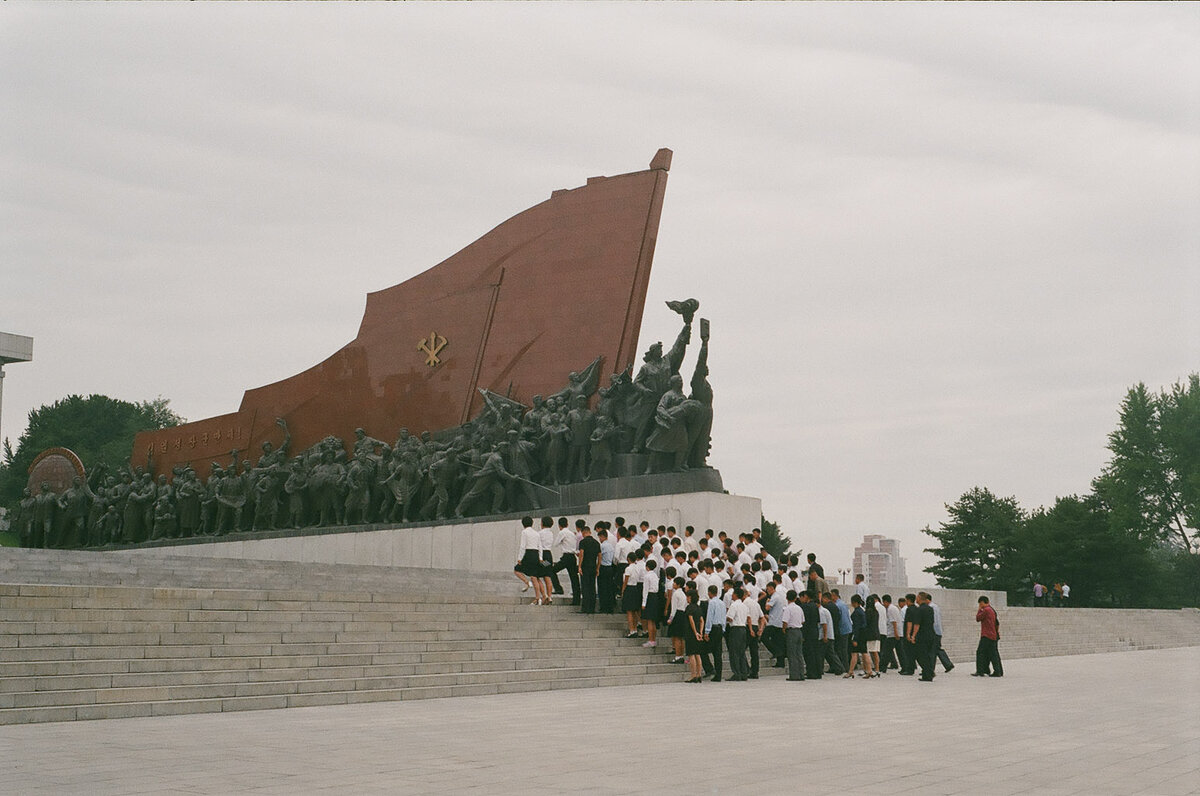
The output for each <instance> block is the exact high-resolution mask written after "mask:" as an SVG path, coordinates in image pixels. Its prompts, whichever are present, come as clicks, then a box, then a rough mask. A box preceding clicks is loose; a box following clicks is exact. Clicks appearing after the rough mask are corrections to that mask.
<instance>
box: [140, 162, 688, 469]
mask: <svg viewBox="0 0 1200 796" xmlns="http://www.w3.org/2000/svg"><path fill="white" fill-rule="evenodd" d="M670 166H671V151H670V150H669V149H660V150H659V151H658V153H657V154H656V155H655V156H654V158H653V160H651V162H650V167H649V168H648V169H647V170H645V171H638V172H633V173H630V174H622V175H618V176H614V177H592V178H589V179H588V181H587V184H586V185H583V186H581V187H578V188H574V189H568V190H557V191H554V192H553V193H552V194H551V196H550V198H549V199H548V200H546V201H544V202H541V203H540V204H537V205H535V206H533V207H531V208H529V209H528V210H525V211H523V212H521V213H518V214H517V215H515V216H513V217H512V218H510V219H508V220H507V221H505V222H504V223H502V224H500V225H499V226H497V227H496V228H494V229H493V230H491V231H490V232H488V233H487V234H486V235H484V236H483V237H481V238H479V239H478V240H476V241H475V242H474V243H472V244H470V245H469V246H467V247H466V248H465V249H463V250H462V251H460V252H458V253H457V254H454V255H452V256H451V257H449V258H448V259H446V260H444V261H443V262H441V263H439V264H438V265H436V266H434V267H433V268H430V269H429V270H427V271H425V272H423V273H421V274H418V275H417V276H414V277H413V278H411V279H409V280H407V281H405V282H402V283H401V284H398V285H395V286H393V287H390V288H387V289H385V290H381V291H379V292H376V293H371V294H369V295H368V296H367V304H366V309H365V311H364V313H363V318H362V322H361V324H360V326H359V331H358V335H357V337H355V339H354V340H352V341H351V342H350V343H348V344H346V345H345V346H343V347H342V348H341V349H339V350H338V351H337V352H336V353H334V354H333V355H332V356H330V357H329V358H328V359H326V360H324V361H323V362H320V363H319V364H317V365H315V366H313V367H312V368H309V369H308V370H306V371H304V372H302V373H299V374H297V375H295V376H292V377H291V378H288V379H284V380H283V381H279V382H276V383H274V384H268V385H266V386H263V387H258V388H255V389H251V390H247V391H246V392H245V394H244V395H243V396H242V402H241V406H240V407H239V408H238V410H237V411H235V412H231V413H229V414H226V415H221V416H218V417H212V418H208V419H206V420H199V421H196V422H193V423H187V424H185V425H181V426H176V427H174V428H169V429H163V430H160V431H147V432H144V433H142V434H139V435H138V436H137V438H136V441H135V444H134V451H133V464H134V465H135V466H138V465H141V466H145V465H148V464H150V463H151V462H152V463H153V467H154V469H155V470H157V471H158V472H168V473H169V472H171V471H172V469H173V468H174V467H175V466H177V465H187V466H190V467H192V468H193V469H194V470H196V472H198V473H200V474H201V475H207V474H208V470H209V467H210V464H211V462H212V461H214V460H218V459H221V458H222V457H225V458H227V457H228V454H229V452H230V451H231V450H232V449H235V448H236V449H240V450H247V449H252V450H253V449H258V448H259V446H260V445H261V444H262V443H263V442H265V441H271V442H275V441H277V440H278V434H277V429H276V427H275V419H276V418H279V417H283V418H286V419H287V422H288V426H289V428H290V429H291V433H292V435H293V440H292V442H293V445H294V447H295V448H296V449H298V450H299V449H304V448H307V447H309V446H311V445H313V444H314V443H316V442H318V441H320V440H321V439H323V438H325V437H326V436H330V435H332V436H335V437H338V438H341V439H347V440H348V439H351V437H352V436H353V431H354V429H355V428H358V427H362V428H364V429H366V431H367V433H369V434H372V435H374V436H378V437H385V438H391V436H392V435H395V434H396V432H397V430H398V429H401V428H406V429H408V431H409V432H410V433H412V434H415V435H418V436H419V435H420V434H421V433H423V432H427V431H428V432H436V431H439V430H441V429H446V428H450V427H453V426H457V425H460V424H462V423H465V422H466V421H467V420H469V419H470V418H471V417H473V416H474V415H475V414H476V413H477V412H478V410H479V409H480V408H481V407H482V406H483V402H484V397H483V396H482V395H481V394H480V392H479V390H480V389H485V390H488V391H490V392H492V393H495V394H498V395H503V396H506V397H511V398H515V399H516V400H519V401H521V402H522V403H525V404H528V403H529V402H530V401H531V400H532V398H533V396H534V395H550V394H552V393H554V392H556V391H557V390H559V389H560V387H561V386H562V385H561V380H562V379H563V376H564V375H565V374H567V373H570V372H572V371H579V370H581V369H583V368H584V367H585V366H587V365H588V363H590V362H592V361H593V360H595V358H596V357H597V356H599V357H600V358H601V362H602V366H603V369H604V371H605V372H606V373H620V372H622V371H624V370H625V369H626V368H627V367H629V366H631V365H632V364H633V362H634V357H635V355H636V351H637V342H638V331H639V329H640V327H641V322H642V310H643V307H644V304H645V300H646V290H647V286H648V284H649V279H650V267H651V264H652V262H653V259H654V246H655V241H656V239H657V236H658V222H659V217H660V215H661V213H662V204H663V196H664V193H665V191H666V185H667V171H668V169H669V168H670ZM566 297H569V298H566ZM213 364H214V365H215V364H216V363H213ZM197 365H198V366H203V365H202V364H201V363H197Z"/></svg>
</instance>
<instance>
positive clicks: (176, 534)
mask: <svg viewBox="0 0 1200 796" xmlns="http://www.w3.org/2000/svg"><path fill="white" fill-rule="evenodd" d="M667 305H668V306H669V307H670V308H671V309H672V310H674V311H675V312H677V313H679V314H680V315H681V316H682V317H683V329H682V330H681V331H680V332H679V335H678V337H677V338H676V340H675V344H674V345H673V346H672V347H671V349H670V350H669V351H668V352H666V353H665V354H664V353H663V346H662V344H661V343H655V344H654V345H653V346H651V347H650V349H649V350H648V351H647V352H646V354H645V356H644V358H643V362H642V366H641V368H640V369H639V371H638V373H637V376H636V378H631V376H630V374H631V368H627V369H626V370H625V371H623V372H621V373H617V374H614V375H613V376H612V377H611V379H610V383H609V385H608V386H607V387H600V386H599V382H600V366H601V360H600V359H599V358H598V359H596V360H595V361H594V362H593V363H592V364H591V365H589V366H588V367H587V368H586V369H584V370H583V371H580V372H576V373H571V374H570V376H569V377H568V384H567V386H566V387H565V388H564V389H562V390H560V391H559V392H558V393H555V394H554V395H552V396H550V397H544V396H541V395H535V396H533V399H532V406H530V407H526V406H524V405H523V404H521V403H519V402H517V401H515V400H512V399H510V398H508V397H506V396H502V395H498V394H496V393H492V392H490V391H487V390H480V392H481V393H482V394H483V398H484V407H483V409H482V410H481V412H480V414H479V415H478V416H476V417H475V418H474V419H472V420H470V421H468V422H467V423H464V424H463V425H460V426H457V427H455V428H452V429H447V430H445V431H442V432H438V434H437V435H436V437H435V436H434V435H433V434H431V433H429V432H428V431H426V432H423V433H422V434H420V435H419V436H416V435H411V434H409V432H408V430H407V429H400V432H399V436H398V437H397V439H396V440H395V442H394V443H393V444H388V443H386V442H384V441H382V440H379V439H375V438H374V437H371V436H368V435H367V434H366V432H365V431H364V430H363V429H361V428H360V429H357V430H356V431H355V438H354V440H353V441H352V444H351V446H350V447H351V450H350V453H352V455H350V453H348V452H347V449H346V445H345V444H344V442H343V440H342V439H340V438H338V437H333V436H330V437H326V438H325V439H323V440H321V441H320V442H318V443H316V444H315V445H313V446H312V447H310V448H309V449H307V450H305V451H303V452H301V453H299V454H298V455H296V456H293V457H290V454H291V451H290V445H291V434H290V432H289V431H288V427H287V423H286V422H285V420H284V419H282V418H280V419H278V420H277V421H276V424H277V425H278V426H279V428H280V429H281V430H282V432H283V440H282V442H281V443H280V444H279V445H278V446H277V447H276V446H272V445H271V443H270V442H264V443H263V445H262V455H261V456H260V457H259V459H258V462H257V463H256V464H252V463H251V462H250V460H249V459H242V458H241V456H240V452H239V451H236V450H235V451H232V452H231V457H232V461H231V462H229V463H228V464H227V465H222V464H221V463H219V462H213V463H212V469H211V473H210V475H209V477H208V479H207V480H201V479H200V477H199V476H198V475H197V474H196V472H195V470H193V469H192V468H191V467H188V466H181V467H176V468H175V470H174V472H173V473H172V476H173V477H168V476H167V475H166V474H161V475H159V476H158V478H157V479H155V478H154V476H153V475H152V473H151V472H148V471H147V469H143V468H141V467H137V468H134V467H132V466H127V467H126V468H125V470H124V471H122V472H120V473H113V472H110V471H109V470H108V469H107V468H105V467H104V466H103V465H101V466H99V467H97V468H95V470H94V471H93V473H92V474H91V475H90V476H89V477H88V479H87V480H86V481H85V480H84V479H83V478H82V477H77V478H76V479H75V481H74V483H73V484H72V485H71V486H70V487H69V488H68V489H67V490H66V491H64V492H63V493H62V494H56V493H55V492H54V491H53V490H51V488H50V485H49V484H48V483H43V484H41V485H40V487H39V489H38V491H37V493H36V494H35V493H34V492H33V491H32V490H30V489H26V490H25V495H24V497H23V499H22V500H21V502H20V505H19V507H18V509H17V512H16V516H15V517H14V518H13V522H12V525H13V527H14V528H15V529H16V530H17V531H18V534H19V536H20V539H21V543H22V544H23V545H25V546H27V547H96V546H102V545H107V544H136V543H139V542H144V541H147V540H156V539H168V538H183V537H193V536H205V535H208V536H221V535H225V534H228V533H233V532H236V531H246V530H275V529H281V528H303V527H308V526H314V525H316V526H330V525H353V524H362V523H401V522H417V521H427V520H437V519H444V518H447V517H471V516H480V515H487V514H502V513H505V512H515V511H533V510H537V509H541V508H543V507H553V506H556V505H557V501H558V490H556V489H554V488H553V487H555V486H558V485H561V484H569V483H578V482H581V481H589V480H594V479H600V478H607V477H611V476H612V475H613V474H614V473H613V465H614V459H615V457H616V456H618V455H621V454H630V453H638V454H644V455H643V456H642V457H641V458H640V459H638V460H637V461H644V462H645V472H646V473H658V472H671V471H680V470H685V469H688V468H694V467H705V466H706V463H707V460H708V454H709V448H710V444H711V431H712V416H713V415H712V399H713V393H712V387H711V385H710V384H709V382H708V338H709V325H708V321H707V320H706V319H703V318H702V319H701V320H700V339H701V343H700V352H699V355H698V358H697V362H696V367H695V370H694V372H693V375H692V380H691V393H690V395H686V396H685V395H684V393H683V379H682V377H681V376H680V373H679V369H680V366H681V365H682V363H683V357H684V353H685V351H686V348H687V345H688V343H689V342H690V341H691V333H692V320H693V317H694V315H695V313H696V310H697V309H699V302H697V301H696V300H695V299H688V300H686V301H671V302H667ZM593 396H596V400H595V402H594V403H595V407H594V408H592V403H593V402H592V398H593ZM289 457H290V458H289ZM147 465H148V469H149V470H153V462H148V463H147Z"/></svg>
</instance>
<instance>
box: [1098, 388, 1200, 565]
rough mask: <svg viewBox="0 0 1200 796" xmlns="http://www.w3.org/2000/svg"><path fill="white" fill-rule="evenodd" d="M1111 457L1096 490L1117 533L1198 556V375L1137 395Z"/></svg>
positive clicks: (1130, 398)
mask: <svg viewBox="0 0 1200 796" xmlns="http://www.w3.org/2000/svg"><path fill="white" fill-rule="evenodd" d="M1108 449H1109V450H1110V451H1111V452H1112V460H1111V461H1110V462H1109V463H1108V465H1107V466H1106V467H1105V468H1104V472H1103V473H1101V475H1100V476H1099V477H1098V478H1097V479H1096V480H1095V481H1094V482H1093V487H1094V489H1095V490H1096V493H1097V494H1098V495H1100V497H1101V498H1102V499H1103V500H1104V501H1105V503H1107V504H1108V505H1109V506H1110V507H1111V509H1112V514H1113V521H1114V522H1115V523H1116V524H1117V527H1119V528H1122V529H1125V530H1126V531H1129V532H1131V533H1134V534H1136V535H1138V536H1140V537H1143V538H1146V539H1154V540H1157V541H1164V542H1168V543H1170V544H1172V545H1174V546H1176V547H1177V548H1178V549H1180V550H1182V551H1184V552H1186V553H1196V552H1198V551H1200V375H1198V374H1195V373H1193V374H1192V375H1191V376H1189V377H1188V378H1187V380H1186V381H1184V382H1178V383H1176V384H1174V385H1173V386H1172V387H1171V388H1170V389H1168V390H1163V391H1162V392H1160V393H1158V394H1153V393H1151V392H1150V391H1149V390H1147V389H1146V385H1145V384H1138V385H1137V386H1135V387H1132V388H1131V389H1130V390H1129V392H1128V393H1126V395H1125V399H1124V400H1123V401H1122V402H1121V409H1120V422H1119V425H1118V427H1117V430H1116V431H1114V432H1112V433H1111V434H1109V437H1108Z"/></svg>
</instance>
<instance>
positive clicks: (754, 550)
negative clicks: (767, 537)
mask: <svg viewBox="0 0 1200 796" xmlns="http://www.w3.org/2000/svg"><path fill="white" fill-rule="evenodd" d="M741 538H742V544H743V545H745V547H746V554H747V555H748V556H750V560H751V561H753V560H754V557H755V556H756V555H758V554H759V553H760V552H762V549H763V547H762V544H761V543H760V542H758V541H757V540H756V539H755V538H754V534H752V533H744V534H742V536H741Z"/></svg>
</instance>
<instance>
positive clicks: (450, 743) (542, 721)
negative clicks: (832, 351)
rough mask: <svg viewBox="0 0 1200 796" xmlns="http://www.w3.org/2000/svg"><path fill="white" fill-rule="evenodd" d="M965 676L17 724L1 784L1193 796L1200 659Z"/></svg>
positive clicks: (86, 788) (2, 737)
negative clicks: (734, 729)
mask: <svg viewBox="0 0 1200 796" xmlns="http://www.w3.org/2000/svg"><path fill="white" fill-rule="evenodd" d="M1001 652H1002V653H1003V648H1002V649H1001ZM970 670H971V666H970V664H969V662H967V661H963V662H962V664H961V665H959V666H958V667H957V668H956V669H955V671H954V672H953V673H951V674H948V675H944V674H941V673H939V675H938V677H937V679H936V680H935V681H934V682H933V683H921V682H917V681H916V680H915V678H911V677H900V676H898V675H896V674H894V673H891V674H888V675H885V676H884V677H882V678H879V679H876V680H871V681H866V680H853V681H850V680H842V679H841V678H828V677H827V678H825V679H823V680H821V681H807V682H803V683H789V682H787V681H786V680H783V679H782V678H776V677H773V678H769V679H764V680H758V681H752V682H748V683H729V682H724V683H709V682H707V681H706V682H705V683H703V684H701V685H686V684H683V683H679V684H667V685H646V686H629V687H618V688H591V689H584V690H578V691H551V692H544V693H524V694H511V695H499V696H484V697H462V698H457V699H436V700H423V701H414V702H397V703H373V704H364V705H349V706H334V707H321V708H292V709H288V710H267V711H257V712H248V713H232V714H196V715H187V716H178V717H156V718H136V719H113V720H108V721H90V722H64V723H59V724H37V725H16V726H7V727H0V791H3V792H8V793H21V794H50V793H53V794H70V793H81V794H82V793H86V794H133V793H155V794H163V793H179V794H190V793H222V794H223V793H254V794H308V793H323V792H327V793H406V794H407V793H413V794H420V793H431V794H432V793H478V794H507V793H520V794H531V793H564V792H576V793H593V794H624V793H646V792H657V793H664V792H674V793H678V792H690V793H734V792H740V793H770V792H774V791H777V790H780V789H787V790H791V791H795V792H805V793H811V792H815V791H818V790H819V791H834V790H836V791H839V792H842V793H847V794H881V795H882V794H888V796H892V794H901V793H909V794H972V795H976V794H983V795H989V794H995V796H1002V795H1004V794H1020V793H1032V792H1036V793H1038V794H1039V796H1052V795H1054V794H1063V795H1064V796H1065V795H1066V794H1088V795H1089V796H1091V795H1093V794H1113V795H1114V796H1115V795H1116V794H1122V795H1123V794H1133V793H1144V794H1161V796H1173V795H1174V794H1188V793H1200V648H1198V647H1190V648H1181V649H1167V650H1153V651H1144V652H1122V653H1108V654H1102V655H1076V656H1069V657H1058V658H1034V659H1026V660H1016V661H1012V662H1006V663H1005V675H1006V676H1005V677H1004V678H1002V679H989V678H976V677H970V676H969V674H970ZM681 676H682V675H681ZM738 721H741V722H743V723H744V725H745V726H746V729H745V730H743V731H741V732H739V733H738V735H737V736H736V738H734V739H732V740H731V739H730V737H729V736H728V735H726V734H725V733H724V732H723V728H728V727H730V726H732V723H734V722H738Z"/></svg>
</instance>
